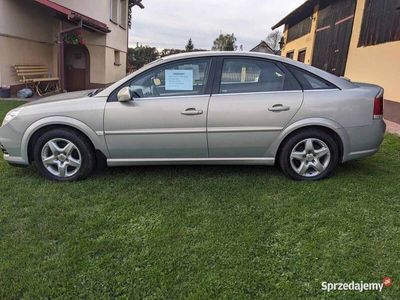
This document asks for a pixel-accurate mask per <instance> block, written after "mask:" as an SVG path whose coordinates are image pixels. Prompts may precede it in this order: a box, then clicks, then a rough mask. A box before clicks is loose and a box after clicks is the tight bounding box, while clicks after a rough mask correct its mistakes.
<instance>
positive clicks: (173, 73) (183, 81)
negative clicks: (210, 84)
mask: <svg viewBox="0 0 400 300" xmlns="http://www.w3.org/2000/svg"><path fill="white" fill-rule="evenodd" d="M165 90H166V91H193V70H165Z"/></svg>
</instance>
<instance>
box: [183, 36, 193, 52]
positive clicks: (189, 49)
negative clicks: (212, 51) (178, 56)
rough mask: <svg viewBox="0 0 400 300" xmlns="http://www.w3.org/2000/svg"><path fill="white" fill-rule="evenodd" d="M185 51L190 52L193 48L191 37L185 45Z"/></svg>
mask: <svg viewBox="0 0 400 300" xmlns="http://www.w3.org/2000/svg"><path fill="white" fill-rule="evenodd" d="M185 49H186V52H192V51H193V50H194V45H193V41H192V38H190V39H189V41H188V43H187V44H186V46H185Z"/></svg>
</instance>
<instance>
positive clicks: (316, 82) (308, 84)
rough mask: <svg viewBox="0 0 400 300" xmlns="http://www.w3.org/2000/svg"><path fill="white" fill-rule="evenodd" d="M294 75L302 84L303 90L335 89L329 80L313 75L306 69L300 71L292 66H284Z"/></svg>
mask: <svg viewBox="0 0 400 300" xmlns="http://www.w3.org/2000/svg"><path fill="white" fill-rule="evenodd" d="M286 68H288V69H289V70H290V72H292V73H293V75H294V76H296V78H297V80H298V81H299V82H300V84H301V85H302V86H303V89H304V90H324V89H335V88H336V86H334V85H333V84H331V83H330V82H328V81H326V80H324V79H322V78H320V77H318V76H316V75H313V74H311V73H309V72H307V71H302V70H300V69H298V68H295V67H292V66H286Z"/></svg>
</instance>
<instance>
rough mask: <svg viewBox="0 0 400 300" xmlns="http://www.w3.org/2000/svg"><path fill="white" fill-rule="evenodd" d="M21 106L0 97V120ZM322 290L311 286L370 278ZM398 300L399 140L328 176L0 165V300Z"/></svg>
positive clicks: (262, 170)
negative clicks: (362, 288) (57, 179)
mask: <svg viewBox="0 0 400 300" xmlns="http://www.w3.org/2000/svg"><path fill="white" fill-rule="evenodd" d="M18 104H20V102H18V103H17V102H0V118H1V119H2V118H3V116H4V114H5V112H6V111H7V110H9V109H11V108H12V107H14V106H16V105H18ZM384 276H391V277H393V278H394V286H392V287H390V288H384V290H383V292H382V293H378V292H370V291H368V292H364V293H360V292H332V293H329V294H328V293H327V292H324V291H322V290H321V282H323V281H328V282H351V281H353V280H354V281H357V282H358V281H364V282H380V281H381V280H382V278H383V277H384ZM328 297H333V298H337V299H399V297H400V138H398V137H395V136H392V135H388V136H387V137H386V139H385V141H384V144H383V147H382V150H381V151H380V152H379V153H378V154H377V155H375V156H374V157H371V158H369V159H365V160H360V161H355V162H350V163H347V164H345V165H343V166H341V167H339V168H338V170H337V171H336V172H335V174H334V176H333V177H332V178H331V179H328V180H325V181H321V182H315V183H302V182H294V181H290V180H288V179H286V178H285V177H284V176H283V175H282V173H281V172H280V171H279V169H277V168H267V167H260V166H258V167H254V166H253V167H250V166H249V167H246V166H240V167H239V166H226V167H225V166H218V167H216V166H187V167H185V166H175V167H168V166H165V167H135V168H116V169H106V170H104V171H99V172H97V173H96V174H95V175H94V176H93V177H91V178H90V179H88V180H86V181H82V182H76V183H67V184H65V183H64V184H62V183H54V182H50V181H46V180H44V179H43V178H41V177H39V175H38V174H37V172H36V171H35V169H34V168H33V167H31V168H28V169H20V168H14V167H11V166H8V164H6V163H5V162H4V161H3V160H2V159H0V298H2V299H17V298H19V299H20V298H24V299H54V298H60V299H74V298H92V299H99V298H106V299H110V298H138V299H139V298H147V299H161V298H162V299H176V298H191V299H208V298H213V299H217V298H218V299H221V298H222V299H244V298H265V299H297V298H307V299H314V298H315V299H325V298H328Z"/></svg>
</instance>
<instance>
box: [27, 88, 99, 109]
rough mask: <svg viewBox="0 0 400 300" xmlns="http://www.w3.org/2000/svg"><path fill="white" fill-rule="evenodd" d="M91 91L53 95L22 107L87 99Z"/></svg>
mask: <svg viewBox="0 0 400 300" xmlns="http://www.w3.org/2000/svg"><path fill="white" fill-rule="evenodd" d="M93 91H94V90H86V91H78V92H71V93H63V94H58V95H54V96H49V97H45V98H43V99H40V100H36V101H32V102H29V103H27V104H25V105H24V106H32V105H37V104H45V103H52V102H58V101H65V100H74V99H79V98H83V97H87V96H88V95H89V94H90V93H91V92H93Z"/></svg>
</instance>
